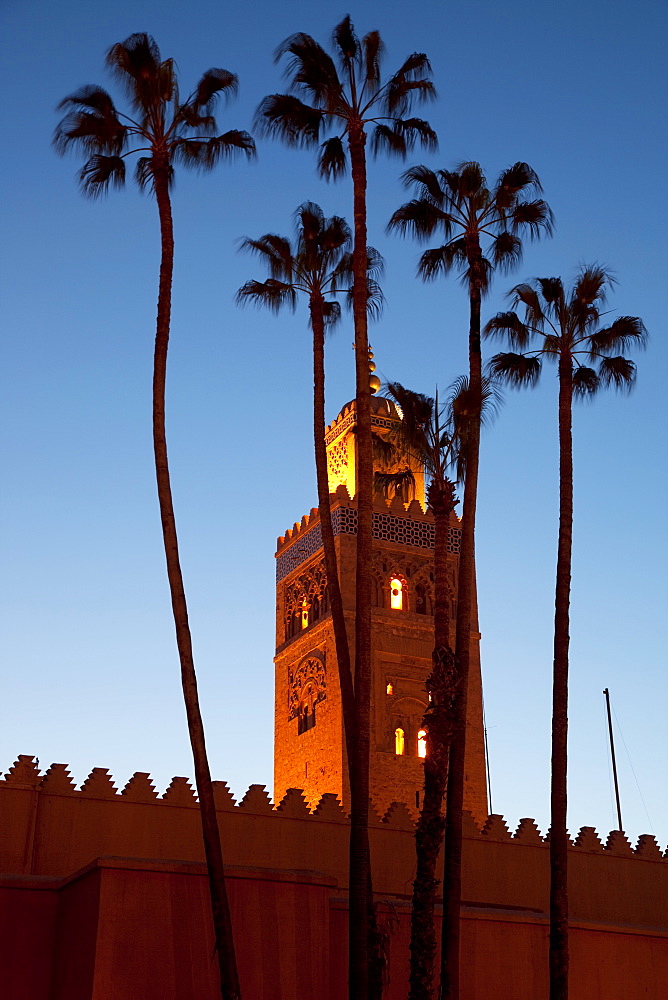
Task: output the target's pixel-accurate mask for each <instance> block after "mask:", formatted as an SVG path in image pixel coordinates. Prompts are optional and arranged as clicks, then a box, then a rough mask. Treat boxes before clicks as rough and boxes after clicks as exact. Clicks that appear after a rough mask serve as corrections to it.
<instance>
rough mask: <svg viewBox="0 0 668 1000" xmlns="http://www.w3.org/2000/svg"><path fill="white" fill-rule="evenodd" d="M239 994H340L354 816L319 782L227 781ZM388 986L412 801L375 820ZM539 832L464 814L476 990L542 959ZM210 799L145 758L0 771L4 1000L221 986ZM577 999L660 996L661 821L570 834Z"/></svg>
mask: <svg viewBox="0 0 668 1000" xmlns="http://www.w3.org/2000/svg"><path fill="white" fill-rule="evenodd" d="M217 796H218V805H219V819H220V828H221V833H222V839H223V849H224V853H225V860H226V864H228V865H229V866H230V867H229V878H228V882H229V889H230V897H231V903H232V911H233V922H234V927H235V936H236V945H237V950H238V954H239V963H240V968H241V976H242V982H243V984H244V986H245V993H244V996H245V997H246V998H250V1000H287V998H294V997H297V996H299V998H300V1000H335V998H338V997H340V996H342V995H344V992H343V991H344V985H345V977H346V920H347V851H348V825H347V819H346V816H345V815H344V813H343V811H342V809H341V807H340V805H339V804H338V802H337V801H336V800H335V799H334V798H333V797H332V796H325V797H324V798H323V799H322V800H321V802H320V803H319V805H318V807H317V809H316V810H315V812H309V810H308V809H307V807H306V804H305V802H304V799H303V796H302V795H301V793H300V792H297V791H291V792H290V793H289V794H288V795H287V796H286V797H285V798H284V800H283V801H282V802H281V803H280V804H279V805H278V806H277V807H276V808H274V807H272V805H271V803H270V801H269V799H268V797H267V795H266V793H265V792H264V790H263V789H261V788H260V787H259V786H252V787H251V789H249V792H248V793H247V794H246V796H245V797H244V799H243V800H242V802H241V803H239V804H238V805H237V804H235V803H234V801H233V800H232V798H231V796H230V795H229V792H227V789H226V787H225V785H224V784H222V783H219V784H218V785H217ZM370 841H371V853H372V861H373V868H374V886H375V891H376V897H377V900H378V905H379V917H380V924H381V927H382V928H383V929H384V930H385V931H386V932H387V934H388V942H389V953H388V954H389V962H388V975H389V977H390V982H389V984H388V986H387V989H386V991H385V995H384V996H385V1000H399V998H404V997H405V995H406V982H407V975H408V971H407V970H408V934H409V907H410V893H411V882H412V878H413V871H414V841H413V828H412V823H411V819H410V816H409V813H408V811H407V809H406V807H405V806H401V805H400V806H393V807H392V808H391V809H390V810H389V811H388V813H387V814H386V815H385V816H384V817H383V818H382V819H381V818H380V817H378V816H377V815H376V814H375V813H372V827H371V831H370ZM548 853H549V852H548V848H547V846H546V844H545V842H544V840H543V839H542V837H541V836H540V834H539V832H538V831H537V829H536V827H535V825H534V824H533V823H532V821H530V820H527V821H523V822H522V823H521V824H520V826H519V828H518V830H517V831H515V833H514V834H511V833H510V831H509V830H508V829H507V827H506V825H505V823H504V822H503V820H502V819H501V817H491V818H490V819H489V820H488V822H487V823H486V825H485V827H484V828H483V829H482V830H479V829H478V828H477V827H476V826H475V824H474V823H473V821H472V820H470V821H469V825H468V829H467V831H466V838H465V850H464V899H465V906H464V913H463V916H464V923H463V938H462V942H463V943H462V949H463V953H462V955H463V970H464V972H463V975H464V991H463V997H464V998H466V1000H505V998H508V1000H510V998H512V1000H537V998H540V997H544V996H545V983H546V975H547V972H546V969H547V916H546V910H547V903H548ZM202 861H203V851H202V842H201V834H200V828H199V811H198V808H197V804H196V801H195V798H194V795H193V793H192V791H191V790H190V787H189V785H188V783H187V782H186V780H185V779H174V781H173V782H172V784H171V786H170V788H169V789H168V790H167V792H166V793H165V795H164V796H163V797H161V798H159V797H158V796H157V795H156V793H155V791H154V789H153V787H152V785H151V782H150V779H149V778H148V776H146V775H141V774H139V775H135V776H134V777H133V778H132V779H131V780H130V781H129V782H128V784H127V785H126V787H125V788H124V789H123V791H122V793H118V792H117V791H116V789H115V787H114V785H113V783H112V782H111V779H110V778H109V776H108V775H107V772H106V771H104V770H102V769H95V770H94V771H93V772H92V773H91V776H90V778H89V779H88V780H87V781H86V782H85V783H84V785H83V786H82V788H81V789H76V788H75V787H74V786H73V784H72V782H71V781H70V780H69V777H68V775H67V769H66V768H65V767H64V766H63V765H54V766H52V768H50V769H49V771H48V772H47V774H46V775H45V776H42V775H40V774H39V772H38V771H37V769H36V767H35V766H34V764H33V763H32V760H31V758H22V759H20V761H19V762H18V764H17V766H15V767H14V768H13V769H12V770H11V771H10V773H9V774H8V776H7V777H6V779H5V780H4V781H0V872H3V873H5V874H4V875H2V876H0V996H2V997H3V998H7V1000H111V998H114V1000H140V998H141V1000H158V998H159V1000H172V998H173V1000H208V998H211V1000H214V998H215V997H216V992H215V990H216V968H215V963H214V962H212V954H213V950H212V949H213V943H212V933H211V927H210V919H209V912H208V900H207V883H206V875H205V871H204V866H203V864H202ZM569 877H570V897H571V920H572V934H571V998H572V1000H585V998H586V1000H593V998H600V1000H640V998H641V997H642V998H643V1000H647V998H650V1000H659V998H660V1000H663V998H664V997H666V996H668V862H667V861H666V860H665V859H664V858H663V856H662V854H661V852H660V850H659V848H658V846H657V845H656V842H655V841H654V839H653V838H651V837H642V838H640V840H639V842H638V844H637V845H636V847H635V848H632V847H631V845H630V844H629V843H628V842H627V841H626V839H625V838H624V837H623V835H620V834H613V835H611V836H610V837H609V838H608V840H607V843H606V845H605V846H604V845H603V844H602V843H601V841H600V840H599V839H598V838H597V836H596V834H595V832H594V831H593V830H590V829H588V828H584V829H583V830H582V831H580V834H579V835H578V837H577V838H576V840H575V843H574V845H573V848H572V850H571V852H570V872H569Z"/></svg>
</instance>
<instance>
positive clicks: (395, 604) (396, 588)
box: [390, 576, 404, 611]
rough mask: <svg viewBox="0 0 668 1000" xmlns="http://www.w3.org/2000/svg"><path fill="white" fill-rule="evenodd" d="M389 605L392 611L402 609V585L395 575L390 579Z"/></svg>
mask: <svg viewBox="0 0 668 1000" xmlns="http://www.w3.org/2000/svg"><path fill="white" fill-rule="evenodd" d="M390 607H391V608H392V609H393V610H394V611H403V609H404V585H403V583H402V582H401V580H400V579H399V578H398V577H396V576H395V577H393V578H392V579H391V580H390Z"/></svg>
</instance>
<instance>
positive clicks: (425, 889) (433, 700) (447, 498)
mask: <svg viewBox="0 0 668 1000" xmlns="http://www.w3.org/2000/svg"><path fill="white" fill-rule="evenodd" d="M454 505H455V497H454V487H453V484H452V483H450V482H449V481H448V480H445V481H444V483H443V484H440V483H438V482H436V481H432V484H431V486H430V488H429V507H430V509H431V510H432V512H433V514H434V528H435V532H434V533H435V540H434V592H435V602H434V652H433V654H432V670H431V674H430V675H429V677H428V678H427V682H426V687H427V691H428V692H429V695H430V705H429V707H428V708H427V711H426V713H425V717H424V720H423V723H422V724H423V726H424V728H425V730H426V733H427V736H426V742H427V754H426V757H425V760H424V793H423V800H422V809H421V811H420V818H419V820H418V824H417V827H416V830H415V852H416V874H415V881H414V882H413V903H412V909H411V943H410V952H411V958H410V977H409V981H410V992H409V996H408V1000H431V998H432V997H433V981H434V961H435V958H436V930H435V927H434V906H435V902H436V891H437V889H438V879H437V878H435V873H436V864H437V862H438V855H439V852H440V850H441V847H442V846H443V831H444V829H445V816H444V814H443V797H444V795H445V789H446V785H447V780H448V760H449V748H450V740H451V736H452V721H453V720H452V704H453V702H454V700H455V683H456V667H455V661H454V654H453V651H452V649H451V646H450V615H449V602H450V594H449V588H448V579H447V558H448V555H447V553H448V531H449V524H450V514H451V512H452V510H454Z"/></svg>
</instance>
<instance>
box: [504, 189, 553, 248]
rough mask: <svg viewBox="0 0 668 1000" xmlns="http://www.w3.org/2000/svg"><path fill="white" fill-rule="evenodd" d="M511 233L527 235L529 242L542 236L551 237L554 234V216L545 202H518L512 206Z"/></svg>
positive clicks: (540, 200)
mask: <svg viewBox="0 0 668 1000" xmlns="http://www.w3.org/2000/svg"><path fill="white" fill-rule="evenodd" d="M510 221H511V226H512V229H513V232H518V230H519V231H521V232H523V233H528V235H529V239H530V240H537V239H539V238H540V237H541V236H542V235H546V236H552V234H553V232H554V215H553V213H552V209H551V208H550V206H549V205H548V204H547V202H546V201H543V200H542V199H538V200H537V201H520V202H518V203H517V204H516V205H514V206H513V209H512V212H511V216H510Z"/></svg>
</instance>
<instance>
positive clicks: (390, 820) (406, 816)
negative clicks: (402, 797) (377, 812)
mask: <svg viewBox="0 0 668 1000" xmlns="http://www.w3.org/2000/svg"><path fill="white" fill-rule="evenodd" d="M383 823H385V824H386V826H387V827H389V829H391V830H406V831H408V832H410V833H414V831H415V822H414V820H413V818H412V816H411V814H410V813H409V811H408V806H406V805H405V804H404V803H403V802H393V803H392V804H391V806H390V807H389V809H388V810H387V812H386V813H385V815H384V816H383Z"/></svg>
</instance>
